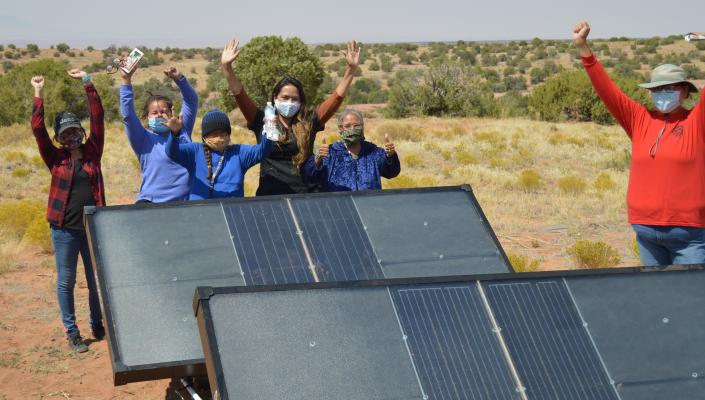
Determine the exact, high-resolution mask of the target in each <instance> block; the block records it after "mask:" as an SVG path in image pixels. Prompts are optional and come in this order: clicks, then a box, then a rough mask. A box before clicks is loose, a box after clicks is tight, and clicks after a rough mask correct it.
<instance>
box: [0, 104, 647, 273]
mask: <svg viewBox="0 0 705 400" xmlns="http://www.w3.org/2000/svg"><path fill="white" fill-rule="evenodd" d="M235 119H236V120H238V118H235ZM199 123H200V121H197V125H196V126H197V127H198V126H199V125H198V124H199ZM240 123H241V122H240ZM329 125H330V124H329ZM365 127H366V136H367V138H368V140H370V141H372V142H374V143H377V144H381V143H383V141H384V134H385V133H387V134H388V135H389V136H390V137H391V138H392V140H393V141H394V143H395V144H396V147H397V150H398V152H399V155H400V157H401V160H402V173H401V176H400V177H398V178H396V179H393V180H386V179H385V180H384V182H383V187H385V188H399V187H422V186H441V185H459V184H464V183H469V184H471V185H472V187H473V189H474V192H475V195H476V196H477V198H478V199H479V201H480V203H481V205H482V207H483V210H484V211H485V213H486V214H487V216H488V218H489V219H490V221H491V223H492V225H493V227H494V228H495V230H496V232H497V234H498V236H499V238H500V241H501V242H502V244H503V246H504V247H505V248H506V249H507V250H512V249H517V250H522V252H523V253H524V254H526V255H527V256H529V257H531V258H532V259H536V260H538V261H540V262H541V268H549V269H550V268H561V267H562V268H565V267H568V266H570V264H571V263H570V262H569V261H568V257H567V256H566V254H565V249H566V248H567V247H568V246H570V245H571V244H572V243H574V242H575V240H577V239H585V238H592V239H603V238H606V239H603V240H605V241H607V242H608V243H609V244H610V245H612V246H613V247H615V248H617V249H618V251H619V252H620V255H621V256H622V260H623V262H622V265H636V264H638V261H637V260H636V258H635V257H634V255H633V252H632V250H631V240H632V237H633V234H632V233H631V230H630V227H629V226H628V224H627V223H626V206H625V200H624V196H625V191H626V183H627V177H628V169H621V170H620V168H617V167H615V168H613V169H608V170H607V171H608V173H609V178H610V181H611V182H610V185H609V190H605V189H606V188H605V187H604V186H603V185H599V184H598V185H592V184H590V185H587V186H586V188H585V191H584V192H583V193H582V194H578V195H576V194H565V193H563V192H562V191H561V190H560V188H559V186H558V181H559V179H560V178H562V177H564V176H566V175H574V176H577V177H580V178H581V179H582V180H584V181H585V182H590V183H592V182H595V181H596V180H597V181H603V180H604V179H605V178H604V176H603V177H602V178H599V179H598V177H600V176H601V174H602V173H603V172H604V171H605V168H606V167H605V160H609V159H612V158H614V157H617V158H619V157H623V156H621V154H622V153H623V152H624V151H627V152H628V149H629V142H628V140H627V138H626V136H625V135H624V133H622V131H621V130H620V128H619V127H616V126H615V127H604V126H599V125H595V124H591V123H564V124H549V123H543V122H537V121H531V120H524V119H517V120H511V119H505V120H491V119H472V118H466V119H443V118H409V119H405V120H387V119H384V118H369V119H366V121H365ZM333 129H334V128H333V127H332V126H329V129H327V130H326V131H324V132H323V133H322V134H321V135H319V139H318V141H317V142H319V143H320V140H321V138H322V137H323V136H325V137H327V138H328V143H332V142H333V141H334V140H336V139H337V138H338V136H337V133H336V132H335V131H334V130H333ZM197 130H198V129H197ZM556 135H559V136H561V137H563V138H568V139H569V140H568V139H566V140H559V141H552V140H551V138H553V137H556ZM596 138H599V139H596ZM194 140H200V137H199V135H198V133H196V134H194ZM233 142H236V143H250V144H252V143H254V137H253V136H252V134H251V133H250V132H249V131H248V130H247V129H245V128H244V127H242V126H239V125H236V126H235V127H234V129H233ZM606 143H609V146H608V145H606ZM36 154H37V153H36V144H35V142H34V139H33V138H32V135H31V131H30V129H29V126H28V125H14V126H11V127H5V128H0V155H3V158H2V159H1V160H2V162H3V168H0V187H2V189H3V190H2V191H0V203H5V202H8V201H12V200H25V199H29V200H35V201H37V202H41V203H42V204H43V203H44V202H46V195H47V191H48V188H49V182H50V177H49V172H48V171H47V169H46V167H45V166H44V165H43V164H41V163H39V162H36V160H34V158H36ZM8 158H9V159H10V160H12V161H9V160H8ZM135 160H136V158H135V155H134V154H133V152H132V149H131V148H130V147H129V145H128V143H127V139H126V137H125V134H124V132H123V128H122V125H121V124H120V123H111V124H108V126H107V133H106V147H105V155H104V158H103V174H104V178H105V187H106V196H107V200H108V204H111V205H114V204H130V203H132V202H134V199H135V197H136V195H137V192H138V190H139V184H140V174H139V168H138V167H137V164H136V161H135ZM17 168H25V169H27V170H28V171H29V174H28V175H27V176H24V177H19V176H16V175H15V174H13V171H14V170H16V169H17ZM526 169H532V170H534V171H536V172H537V173H538V174H539V175H540V177H541V185H540V186H539V187H538V188H536V189H535V190H533V191H526V190H523V189H522V188H521V187H520V186H519V185H517V177H518V176H520V174H521V172H522V171H524V170H526ZM258 174H259V168H258V167H255V168H253V169H251V170H250V171H249V172H248V173H247V175H246V178H245V195H246V196H252V195H254V192H255V190H256V189H257V182H258ZM556 227H557V228H556ZM533 239H539V243H541V246H538V247H536V248H534V247H532V246H531V245H530V243H531V242H532V240H533Z"/></svg>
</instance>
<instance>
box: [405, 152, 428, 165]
mask: <svg viewBox="0 0 705 400" xmlns="http://www.w3.org/2000/svg"><path fill="white" fill-rule="evenodd" d="M404 165H405V166H406V167H409V168H416V167H423V165H424V162H423V158H421V156H419V155H418V154H415V153H412V154H407V155H406V156H404Z"/></svg>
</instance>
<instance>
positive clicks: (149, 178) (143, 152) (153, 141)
mask: <svg viewBox="0 0 705 400" xmlns="http://www.w3.org/2000/svg"><path fill="white" fill-rule="evenodd" d="M176 84H177V86H178V87H179V89H180V90H181V97H182V98H183V106H182V107H181V113H182V123H183V128H182V129H181V133H180V135H179V142H181V143H190V142H191V131H193V125H194V123H195V122H196V112H197V111H198V95H197V94H196V91H195V90H193V88H192V87H191V85H190V84H189V82H188V80H186V77H184V76H183V75H182V76H181V78H180V79H179V80H178V81H177V82H176ZM120 112H121V113H122V121H123V123H124V124H125V132H126V133H127V138H128V140H129V141H130V146H132V150H133V151H134V152H135V154H136V155H137V160H138V161H139V163H140V170H141V171H142V183H141V184H140V193H139V194H138V195H137V201H140V200H147V201H151V202H153V203H163V202H167V201H175V200H179V201H183V200H186V199H188V195H189V189H190V185H189V184H190V181H191V178H190V177H189V174H188V171H186V169H185V168H184V167H182V166H181V165H179V164H178V163H175V162H174V161H172V160H171V159H170V158H169V157H168V156H167V155H166V141H167V139H168V138H169V137H170V136H171V134H169V133H168V132H167V133H164V134H158V133H154V132H153V131H151V130H149V129H147V128H145V127H144V126H143V125H142V122H141V121H140V119H139V116H138V115H137V113H136V112H135V102H134V95H133V93H132V86H131V85H122V86H120Z"/></svg>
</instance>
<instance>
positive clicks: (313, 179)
mask: <svg viewBox="0 0 705 400" xmlns="http://www.w3.org/2000/svg"><path fill="white" fill-rule="evenodd" d="M301 173H302V174H303V178H304V182H306V183H320V184H323V183H324V182H325V180H326V177H327V176H328V162H327V159H325V158H321V157H317V156H314V155H311V156H309V157H308V159H307V160H306V162H305V163H304V165H303V166H302V167H301Z"/></svg>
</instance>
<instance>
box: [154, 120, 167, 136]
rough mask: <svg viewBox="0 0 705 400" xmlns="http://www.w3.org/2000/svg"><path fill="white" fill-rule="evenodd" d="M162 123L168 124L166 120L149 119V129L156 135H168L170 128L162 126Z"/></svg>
mask: <svg viewBox="0 0 705 400" xmlns="http://www.w3.org/2000/svg"><path fill="white" fill-rule="evenodd" d="M162 122H164V123H166V119H164V118H149V129H151V130H153V131H154V133H160V134H161V133H168V132H169V127H168V126H166V125H162Z"/></svg>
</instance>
